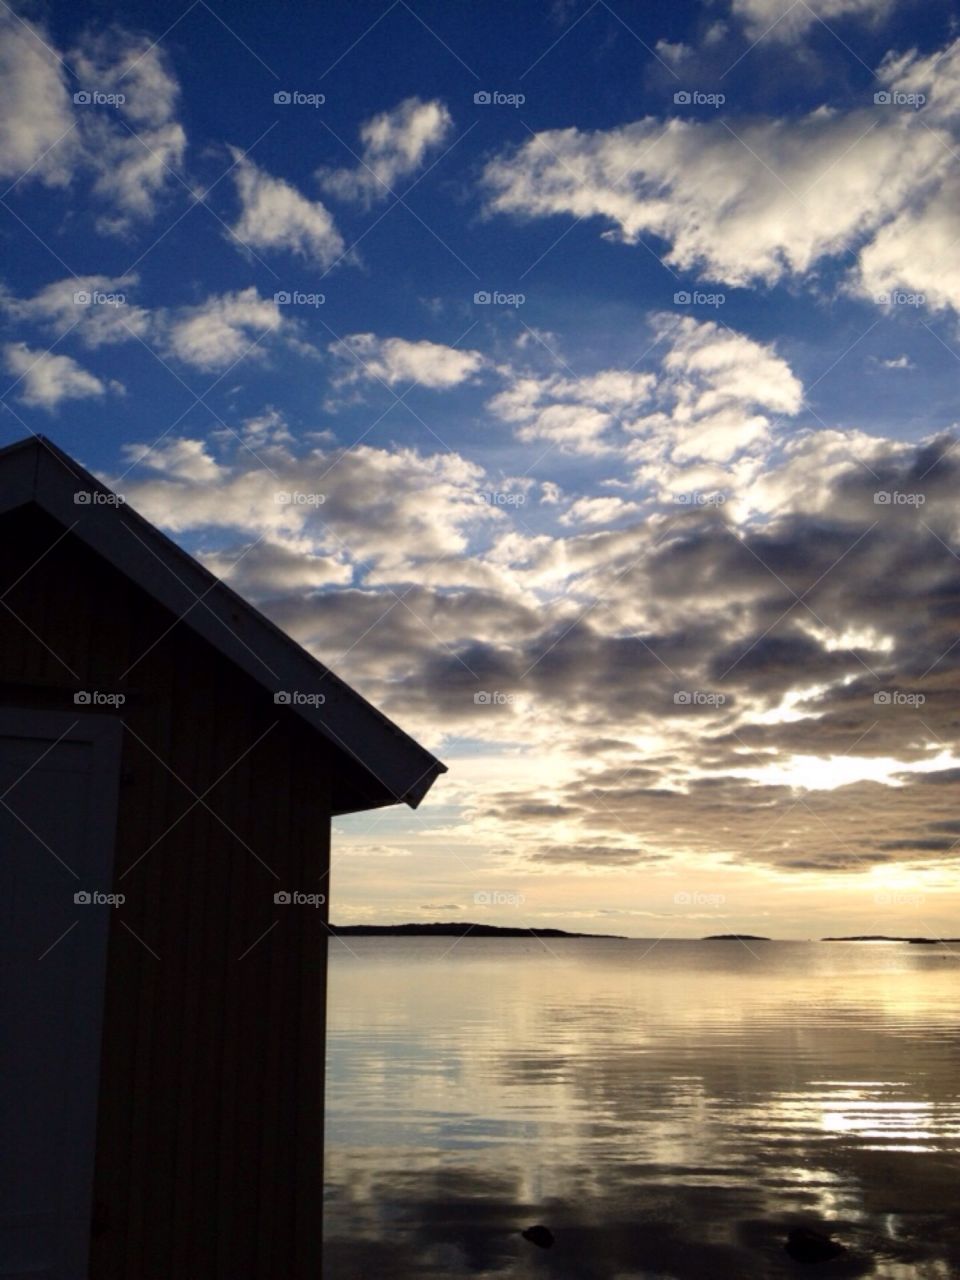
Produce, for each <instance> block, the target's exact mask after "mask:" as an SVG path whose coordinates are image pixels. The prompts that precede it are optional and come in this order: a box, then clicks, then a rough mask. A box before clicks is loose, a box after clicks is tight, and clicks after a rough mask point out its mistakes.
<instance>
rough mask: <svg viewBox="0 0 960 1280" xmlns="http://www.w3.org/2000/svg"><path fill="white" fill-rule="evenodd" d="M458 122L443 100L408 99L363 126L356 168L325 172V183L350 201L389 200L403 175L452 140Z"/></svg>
mask: <svg viewBox="0 0 960 1280" xmlns="http://www.w3.org/2000/svg"><path fill="white" fill-rule="evenodd" d="M452 125H453V121H452V120H451V118H450V112H449V111H448V110H447V108H446V107H445V106H444V105H443V103H442V102H440V101H439V100H434V101H431V102H423V101H421V99H420V98H407V99H405V100H404V101H403V102H401V103H400V105H399V106H397V107H394V109H393V110H392V111H383V112H381V113H380V114H379V115H376V116H374V117H373V118H372V119H371V120H368V121H367V122H366V123H365V124H364V125H363V126H362V127H361V129H360V140H361V142H362V143H363V148H362V151H361V155H360V160H359V163H358V164H357V165H356V167H353V168H348V169H336V170H333V171H332V172H326V173H324V172H321V173H320V174H319V175H318V176H319V178H320V181H321V183H322V185H323V187H324V188H325V189H326V190H327V191H330V192H331V193H332V194H334V195H337V196H339V197H340V198H341V199H344V200H358V201H360V202H362V203H364V204H370V203H372V202H373V201H375V200H384V199H386V198H387V197H388V196H389V195H390V193H391V189H392V188H393V185H394V183H395V182H396V181H397V179H398V178H405V177H408V176H409V175H410V174H413V173H415V172H416V171H417V170H418V169H419V168H420V167H421V166H422V165H423V163H424V161H425V160H426V157H427V156H428V155H429V154H430V152H431V151H433V150H434V149H435V148H436V147H438V146H440V144H441V143H442V142H443V141H444V140H445V139H446V138H447V136H448V135H449V133H450V130H451V128H452Z"/></svg>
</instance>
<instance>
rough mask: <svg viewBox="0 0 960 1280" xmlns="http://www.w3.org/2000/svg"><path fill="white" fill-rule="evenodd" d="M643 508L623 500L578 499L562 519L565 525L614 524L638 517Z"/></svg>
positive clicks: (561, 521)
mask: <svg viewBox="0 0 960 1280" xmlns="http://www.w3.org/2000/svg"><path fill="white" fill-rule="evenodd" d="M640 510H641V507H640V505H639V504H638V503H636V502H627V501H625V500H624V499H623V498H578V499H577V500H576V502H574V503H573V504H572V505H571V506H570V507H569V508H568V509H567V510H566V511H565V512H564V513H563V515H562V516H561V517H560V523H561V524H564V525H580V524H588V525H598V524H612V523H613V521H615V520H621V519H623V517H624V516H633V515H637V514H638V513H639V511H640Z"/></svg>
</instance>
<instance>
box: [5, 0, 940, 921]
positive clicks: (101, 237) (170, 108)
mask: <svg viewBox="0 0 960 1280" xmlns="http://www.w3.org/2000/svg"><path fill="white" fill-rule="evenodd" d="M0 190H2V196H0V235H2V263H3V265H2V268H0V325H2V332H0V388H2V394H0V404H2V413H0V443H2V444H6V443H9V442H10V441H13V440H17V439H21V438H23V437H24V436H25V435H27V434H29V433H31V432H39V433H43V434H45V435H47V436H48V437H50V438H51V439H53V440H54V441H56V443H57V444H59V445H60V446H61V447H62V448H64V449H65V450H67V451H68V452H69V453H71V454H73V455H74V456H75V457H77V458H78V459H79V460H80V461H81V462H82V463H84V464H85V465H86V466H88V467H90V468H91V469H92V470H93V471H94V472H96V473H97V474H98V475H99V476H100V477H102V478H103V479H104V481H105V482H106V483H108V484H110V485H112V486H113V487H114V488H115V489H116V490H117V491H118V492H120V493H121V494H122V495H123V496H124V498H125V499H126V500H127V501H128V502H130V503H132V504H133V506H134V507H136V508H137V509H138V510H139V511H141V512H142V513H143V514H144V515H145V516H147V518H149V519H151V520H153V521H154V522H155V523H157V524H158V525H159V526H160V527H162V528H163V529H164V530H165V531H166V532H167V533H169V534H170V535H171V536H172V537H173V538H175V539H176V540H177V541H178V542H179V543H180V544H181V545H182V546H183V547H185V548H186V549H187V550H188V551H190V552H191V553H192V554H193V555H195V556H197V557H198V558H199V559H200V560H201V561H202V562H203V563H204V564H206V565H207V567H208V568H210V569H211V570H212V571H213V572H214V573H216V574H217V575H219V576H220V577H222V578H224V579H225V580H226V581H227V582H229V584H230V585H231V586H232V587H233V588H234V589H235V590H237V591H239V592H240V593H241V594H243V595H245V596H246V597H247V598H249V599H250V600H251V601H252V602H253V603H255V604H256V605H257V606H258V607H259V608H260V609H261V610H263V611H264V612H265V613H266V614H267V615H268V616H269V617H270V618H272V619H273V620H274V621H275V622H277V623H278V624H279V625H280V626H282V627H283V628H284V629H285V630H287V631H288V632H289V633H290V634H291V635H292V636H294V637H295V638H296V639H297V640H298V641H299V642H300V643H301V644H303V645H304V646H305V647H306V648H307V649H308V650H310V651H311V652H312V653H314V654H315V655H316V656H317V657H318V658H320V659H321V660H322V661H324V662H325V663H327V664H328V665H329V666H330V667H331V668H332V669H333V670H334V671H336V673H337V674H338V675H340V676H341V677H342V678H344V679H345V680H347V681H348V682H349V683H350V684H351V685H353V687H354V688H356V689H357V690H358V691H359V692H360V693H362V694H363V695H364V696H365V697H367V698H368V699H370V700H371V701H372V702H373V703H375V704H376V705H377V706H379V707H380V708H382V709H383V710H384V711H385V712H386V713H387V714H388V715H389V716H390V717H391V718H393V719H394V720H396V721H397V723H399V724H400V725H401V726H402V727H403V728H404V729H406V730H407V731H408V732H409V733H411V734H412V735H413V736H414V737H416V738H417V739H418V740H419V741H421V742H422V743H423V744H424V745H425V746H427V747H428V748H429V749H430V750H432V751H433V752H434V753H435V754H437V755H439V756H440V758H441V759H442V760H444V762H445V763H446V764H447V765H448V767H449V772H448V773H447V774H446V775H445V776H444V777H442V778H441V779H440V780H439V781H438V782H437V784H436V785H435V787H434V788H433V790H432V791H431V793H430V795H429V796H428V798H427V799H426V801H425V802H424V803H423V804H422V806H421V807H420V809H418V810H417V811H415V812H413V811H409V810H406V809H400V808H397V809H386V810H380V811H376V812H373V813H368V814H362V815H356V816H354V817H352V818H346V819H338V820H337V822H336V825H335V832H334V866H333V876H332V893H331V903H332V908H331V914H332V917H333V918H334V919H335V920H337V921H339V922H340V923H363V922H379V923H389V922H399V921H406V920H436V919H449V920H464V921H467V920H469V921H481V922H483V923H491V924H501V925H522V926H526V927H534V928H536V927H557V928H563V929H569V930H583V931H588V932H604V933H618V934H625V935H629V936H636V937H650V938H660V937H678V938H683V937H698V936H701V935H703V934H707V933H721V932H751V933H759V934H769V935H772V936H777V937H796V938H802V937H813V936H820V935H822V934H827V933H831V932H843V933H888V934H911V933H923V934H929V935H934V936H955V935H957V934H960V925H958V923H957V910H956V909H957V907H958V905H960V892H958V890H960V879H958V869H960V806H958V804H957V795H958V783H960V714H958V710H960V703H958V696H957V695H958V690H960V631H958V627H957V623H958V619H960V511H958V505H957V501H956V493H957V481H958V479H960V451H958V450H957V449H956V439H957V419H958V416H960V414H958V400H960V380H958V372H960V370H958V364H960V326H958V313H960V23H958V21H957V15H956V14H955V13H954V12H952V6H951V5H950V4H949V3H946V2H942V0H795V3H791V2H790V0H701V2H699V3H697V2H693V0H691V2H688V3H676V4H671V5H669V6H666V5H664V6H660V5H645V4H637V3H634V4H627V3H625V2H624V0H618V2H617V3H607V0H555V3H554V4H553V5H552V6H551V5H549V4H544V5H534V4H529V5H516V4H509V3H498V2H489V3H488V2H485V3H480V4H471V5H467V4H449V3H439V2H430V3H427V2H425V0H411V2H410V3H408V2H407V0H393V2H392V3H388V2H387V0H381V2H380V3H377V4H373V3H363V2H361V3H351V4H349V5H347V4H339V5H336V4H335V5H327V6H303V5H294V4H285V3H278V4H275V5H271V6H263V5H260V4H256V3H247V2H245V0H235V2H234V3H232V4H231V5H230V6H220V7H218V6H215V5H213V4H210V3H207V0H193V2H192V3H189V4H186V5H184V4H183V3H181V2H180V0H178V2H177V3H167V2H166V0H154V2H153V3H151V4H150V5H141V4H137V3H125V4H123V5H120V4H118V3H112V2H110V0H97V2H94V0H88V2H87V3H74V4H70V5H66V4H53V5H50V4H40V3H38V4H25V3H23V0H17V3H16V4H14V5H12V6H11V5H8V4H6V3H3V4H2V5H0Z"/></svg>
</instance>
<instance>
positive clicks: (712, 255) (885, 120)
mask: <svg viewBox="0 0 960 1280" xmlns="http://www.w3.org/2000/svg"><path fill="white" fill-rule="evenodd" d="M916 115H917V113H915V112H912V111H910V110H902V109H896V108H893V109H891V108H889V107H887V108H883V107H875V106H874V105H873V104H872V103H871V104H870V106H869V107H865V108H864V109H862V110H858V111H853V112H850V113H847V114H843V113H840V112H837V111H834V110H832V109H827V108H820V109H818V110H815V111H813V112H811V113H810V114H808V115H807V116H805V117H803V118H801V119H797V120H773V119H743V120H740V119H734V120H731V119H729V118H727V117H725V118H724V120H722V121H721V120H708V121H702V122H701V121H693V120H685V119H677V118H674V119H669V120H665V121H664V120H657V119H652V118H647V119H644V120H640V121H637V122H636V123H633V124H627V125H622V126H619V127H616V128H613V129H609V130H606V131H596V132H592V133H590V132H585V131H582V130H579V129H576V128H569V129H558V130H549V131H546V132H543V133H540V134H537V135H536V136H535V137H533V138H530V139H529V140H528V141H527V142H525V143H524V144H523V145H522V146H520V147H519V148H518V149H517V150H515V151H514V152H512V153H507V154H503V155H501V156H499V157H497V158H495V159H494V160H492V161H491V162H490V163H489V164H488V165H487V167H486V169H485V171H484V182H485V187H486V190H487V192H488V209H489V210H490V211H492V212H495V213H505V214H515V215H520V216H525V217H546V216H552V215H557V214H566V215H569V216H572V217H576V218H588V217H599V218H602V219H604V220H605V221H606V222H607V223H609V224H610V225H611V226H612V227H614V228H616V232H615V233H614V232H610V233H608V234H610V235H611V236H612V235H613V234H616V236H617V237H618V238H620V239H622V240H623V241H624V242H626V243H628V244H630V243H635V242H637V241H638V240H639V239H640V238H641V237H642V236H645V235H654V236H658V237H660V238H662V239H663V240H665V241H667V243H668V244H669V246H670V248H669V250H668V253H667V255H666V260H667V261H668V262H669V263H670V264H671V265H673V266H674V267H677V268H680V269H682V270H699V271H702V272H705V273H706V274H708V275H709V276H710V277H711V278H713V279H717V280H722V281H724V282H727V283H729V284H733V285H748V284H755V283H757V282H765V283H768V284H770V283H774V282H775V281H777V280H779V279H781V278H782V277H783V276H789V275H801V274H805V273H809V272H810V271H811V270H812V269H813V268H814V267H815V266H816V265H817V263H818V262H819V261H820V260H821V259H823V258H826V257H829V256H831V255H837V254H840V253H842V252H844V251H845V250H848V249H849V248H850V247H851V246H853V245H855V244H857V242H858V241H860V240H862V239H866V238H867V237H868V236H870V235H871V234H873V233H875V232H876V231H877V229H878V228H880V227H882V226H883V224H884V223H886V222H887V221H888V220H889V218H890V217H891V216H892V215H894V214H896V213H897V212H898V211H900V210H901V209H903V208H904V207H905V206H907V205H909V204H911V203H912V202H913V201H914V200H915V199H916V196H917V193H918V192H922V191H923V190H925V189H926V188H928V187H929V186H931V185H935V184H936V183H938V182H939V181H941V180H942V178H943V175H944V173H945V172H946V170H947V169H948V168H949V166H950V165H951V164H952V159H951V156H950V154H949V151H948V150H947V149H946V148H945V146H944V141H945V139H944V138H942V137H941V136H940V135H939V133H938V132H937V131H936V130H931V129H929V128H923V127H921V124H920V123H919V122H918V120H917V119H916V118H915V117H916Z"/></svg>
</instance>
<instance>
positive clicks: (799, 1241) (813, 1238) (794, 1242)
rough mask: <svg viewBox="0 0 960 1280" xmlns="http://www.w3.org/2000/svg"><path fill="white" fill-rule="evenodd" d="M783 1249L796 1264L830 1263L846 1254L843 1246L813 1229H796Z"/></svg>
mask: <svg viewBox="0 0 960 1280" xmlns="http://www.w3.org/2000/svg"><path fill="white" fill-rule="evenodd" d="M783 1247H784V1249H786V1251H787V1253H789V1255H790V1257H791V1258H793V1259H794V1260H795V1261H796V1262H829V1261H830V1260H831V1259H832V1258H839V1257H841V1255H842V1254H844V1253H846V1249H845V1248H844V1247H843V1245H842V1244H840V1243H839V1242H838V1241H836V1240H834V1239H832V1238H831V1237H830V1236H828V1235H826V1234H825V1232H823V1231H815V1230H814V1228H813V1227H794V1228H793V1229H792V1230H791V1231H790V1234H789V1235H788V1236H787V1243H786V1244H785V1245H784V1246H783Z"/></svg>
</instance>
